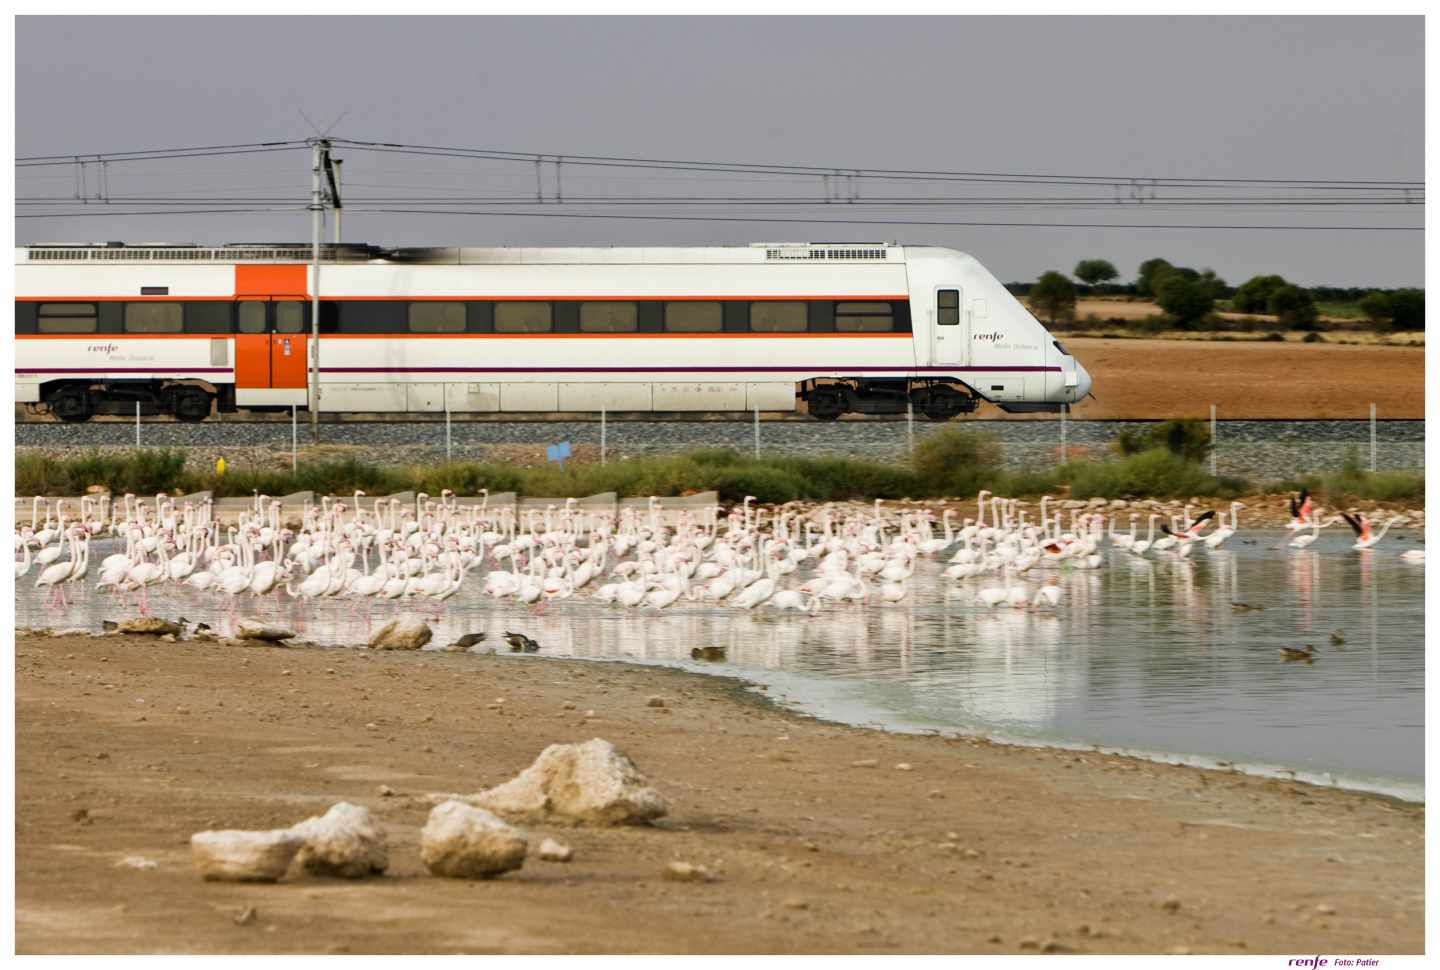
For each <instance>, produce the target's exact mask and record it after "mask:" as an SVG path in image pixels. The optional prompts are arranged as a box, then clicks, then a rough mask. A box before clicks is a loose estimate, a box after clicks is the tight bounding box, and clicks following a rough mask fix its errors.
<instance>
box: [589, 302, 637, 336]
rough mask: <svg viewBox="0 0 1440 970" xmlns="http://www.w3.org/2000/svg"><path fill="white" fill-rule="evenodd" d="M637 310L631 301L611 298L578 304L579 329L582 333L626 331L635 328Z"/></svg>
mask: <svg viewBox="0 0 1440 970" xmlns="http://www.w3.org/2000/svg"><path fill="white" fill-rule="evenodd" d="M638 322H639V312H638V311H637V310H636V308H635V304H633V303H620V302H615V301H611V300H606V301H604V302H603V303H602V302H595V303H582V304H580V330H581V332H583V333H628V332H630V331H632V330H634V329H636V325H637V323H638Z"/></svg>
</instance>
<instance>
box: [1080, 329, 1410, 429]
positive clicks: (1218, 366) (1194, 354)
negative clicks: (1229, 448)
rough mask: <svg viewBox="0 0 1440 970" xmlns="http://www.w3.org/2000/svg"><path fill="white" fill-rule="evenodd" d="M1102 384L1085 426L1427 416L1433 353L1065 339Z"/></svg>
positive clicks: (1086, 411)
mask: <svg viewBox="0 0 1440 970" xmlns="http://www.w3.org/2000/svg"><path fill="white" fill-rule="evenodd" d="M1064 343H1065V346H1066V349H1068V350H1069V351H1070V352H1071V353H1073V354H1074V355H1075V356H1076V357H1077V358H1078V359H1079V360H1080V362H1081V363H1082V364H1084V365H1085V367H1086V369H1088V370H1089V371H1090V374H1091V376H1092V377H1093V378H1094V379H1095V390H1094V394H1095V397H1094V398H1093V399H1091V400H1088V401H1086V402H1085V403H1083V404H1080V405H1077V406H1076V407H1075V408H1074V412H1073V413H1074V415H1075V416H1076V417H1077V418H1087V419H1097V418H1208V417H1209V416H1210V405H1211V404H1214V405H1216V406H1217V408H1218V409H1219V415H1220V417H1221V418H1226V419H1234V418H1368V417H1369V416H1370V402H1372V401H1373V402H1375V405H1376V408H1377V410H1378V413H1379V415H1380V417H1381V418H1423V417H1425V350H1424V348H1423V347H1355V346H1335V345H1327V344H1297V343H1261V342H1255V343H1250V342H1246V343H1212V342H1199V341H1190V340H1103V339H1091V338H1081V337H1075V338H1065V339H1064Z"/></svg>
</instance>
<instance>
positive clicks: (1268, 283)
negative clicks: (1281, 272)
mask: <svg viewBox="0 0 1440 970" xmlns="http://www.w3.org/2000/svg"><path fill="white" fill-rule="evenodd" d="M1289 285H1290V284H1288V283H1286V282H1285V277H1283V276H1252V277H1251V278H1250V279H1248V280H1246V281H1245V282H1244V283H1241V284H1240V288H1239V289H1238V290H1236V291H1235V298H1234V300H1233V301H1232V305H1233V306H1234V307H1235V309H1236V310H1238V311H1240V312H1241V313H1269V312H1270V294H1271V293H1272V292H1274V291H1275V290H1278V289H1279V288H1280V287H1282V286H1289Z"/></svg>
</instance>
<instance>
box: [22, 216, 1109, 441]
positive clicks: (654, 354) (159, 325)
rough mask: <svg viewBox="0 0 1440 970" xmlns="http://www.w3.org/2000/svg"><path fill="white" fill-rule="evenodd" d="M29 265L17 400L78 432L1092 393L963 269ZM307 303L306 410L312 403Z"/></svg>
mask: <svg viewBox="0 0 1440 970" xmlns="http://www.w3.org/2000/svg"><path fill="white" fill-rule="evenodd" d="M310 258H311V250H310V247H309V246H308V245H303V244H235V245H226V246H217V247H206V246H194V245H174V244H168V243H156V244H145V243H136V244H125V243H87V244H70V243H57V244H35V245H31V246H26V247H20V248H19V249H18V250H17V253H16V303H15V333H16V342H17V347H16V370H15V383H16V399H17V401H20V402H24V403H26V404H28V405H30V406H31V408H32V409H34V410H38V411H48V412H50V413H53V414H55V415H56V416H57V417H59V418H61V419H63V420H65V421H84V420H86V419H88V418H89V417H90V416H91V415H94V414H98V413H119V414H132V413H134V411H135V407H136V405H137V403H138V404H139V405H140V407H141V409H142V411H144V412H145V413H150V414H155V413H169V414H174V415H175V416H176V417H178V418H180V419H181V420H185V421H200V420H204V419H205V418H206V417H208V416H209V415H210V414H211V413H212V412H213V411H215V410H217V409H218V410H219V411H222V412H231V411H235V410H237V409H271V410H275V409H285V410H289V409H290V407H291V406H298V407H300V408H306V409H308V408H309V407H311V406H312V404H313V405H314V406H317V407H318V408H319V409H320V411H322V412H382V413H384V412H426V411H428V412H437V411H445V410H449V411H452V412H555V411H567V412H595V411H600V410H602V409H604V410H608V411H611V412H615V411H626V412H645V411H750V410H751V409H754V408H758V409H761V410H765V411H774V410H795V409H797V408H798V407H799V406H800V405H799V402H802V401H803V402H804V404H805V407H806V408H807V409H808V412H809V413H810V415H811V416H813V417H815V418H817V419H820V420H833V419H835V418H838V417H840V415H842V414H844V413H846V412H859V413H864V414H893V413H904V412H905V411H906V409H907V405H913V407H914V409H915V412H916V413H917V414H923V415H925V416H927V417H929V418H931V419H933V420H937V421H943V420H947V419H949V418H952V417H954V416H956V415H959V414H962V413H966V412H970V411H973V410H975V408H976V407H977V406H978V405H979V404H980V403H981V402H991V403H993V404H995V405H996V406H998V407H999V408H1001V409H1002V410H1004V411H1058V410H1060V409H1061V408H1062V406H1064V405H1067V404H1074V403H1076V402H1078V401H1080V400H1081V399H1083V398H1084V397H1085V396H1086V395H1087V394H1089V392H1090V375H1089V374H1088V373H1086V371H1085V368H1084V367H1082V366H1081V365H1080V364H1079V363H1078V362H1077V361H1076V360H1075V358H1074V357H1073V356H1071V355H1070V354H1069V353H1068V352H1066V350H1065V348H1064V347H1063V346H1061V344H1060V343H1059V342H1058V341H1056V340H1055V339H1054V338H1053V337H1052V336H1051V335H1050V334H1049V333H1048V332H1047V331H1046V330H1045V328H1044V327H1043V326H1041V324H1040V323H1039V321H1037V320H1036V319H1035V317H1034V316H1032V315H1031V314H1030V312H1029V311H1028V310H1026V309H1025V307H1024V306H1023V305H1022V304H1021V303H1020V302H1019V301H1017V300H1016V299H1015V298H1014V297H1013V296H1012V295H1011V294H1010V293H1009V292H1008V291H1007V290H1006V289H1005V287H1004V286H1002V285H1001V284H1000V282H999V280H997V279H996V278H995V277H994V276H992V275H991V274H990V273H989V272H988V271H987V270H986V269H985V268H984V267H983V266H982V265H981V264H980V263H979V261H977V260H976V259H974V258H973V257H971V256H967V255H966V254H964V253H961V252H956V251H955V250H951V249H943V248H937V247H931V246H900V245H895V244H888V243H866V244H848V243H847V244H839V243H823V244H821V243H757V244H754V245H750V246H734V247H704V248H619V247H617V248H545V249H538V248H537V249H531V248H469V247H462V248H402V249H382V248H380V247H375V246H368V245H358V244H338V245H332V246H325V247H323V249H322V254H321V263H320V267H319V271H318V274H317V273H316V271H315V269H314V268H313V267H312V265H311V264H310ZM317 292H318V293H319V294H320V303H319V308H320V320H319V337H318V355H317V357H318V364H317V366H318V372H319V399H318V401H317V402H312V401H311V400H310V390H309V377H310V363H309V355H310V353H311V351H312V348H311V346H310V341H311V339H312V337H311V332H312V330H311V320H310V313H311V299H312V295H313V294H315V293H317Z"/></svg>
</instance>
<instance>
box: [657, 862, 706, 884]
mask: <svg viewBox="0 0 1440 970" xmlns="http://www.w3.org/2000/svg"><path fill="white" fill-rule="evenodd" d="M661 875H662V876H664V877H665V878H666V879H669V880H671V881H672V882H715V881H716V880H717V879H719V878H720V877H719V876H717V875H715V873H714V872H712V871H710V870H709V869H707V868H705V867H704V866H702V865H697V864H695V863H693V862H672V863H670V864H669V865H667V866H666V867H665V868H664V870H662V872H661Z"/></svg>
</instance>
